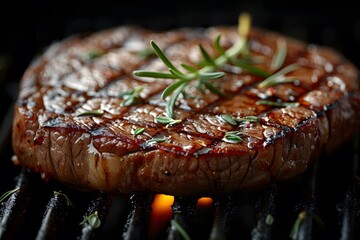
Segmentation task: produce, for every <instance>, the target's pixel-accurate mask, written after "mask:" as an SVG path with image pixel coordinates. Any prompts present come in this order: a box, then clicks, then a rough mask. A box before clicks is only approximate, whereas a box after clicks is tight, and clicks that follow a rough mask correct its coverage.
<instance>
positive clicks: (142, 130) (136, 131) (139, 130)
mask: <svg viewBox="0 0 360 240" xmlns="http://www.w3.org/2000/svg"><path fill="white" fill-rule="evenodd" d="M144 131H145V128H142V127H141V128H137V129H135V131H134V133H133V134H134V136H137V135H139V134H142V133H143V132H144Z"/></svg>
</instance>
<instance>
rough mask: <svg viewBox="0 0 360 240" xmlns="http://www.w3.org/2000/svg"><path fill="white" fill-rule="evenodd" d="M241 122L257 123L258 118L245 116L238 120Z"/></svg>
mask: <svg viewBox="0 0 360 240" xmlns="http://www.w3.org/2000/svg"><path fill="white" fill-rule="evenodd" d="M239 120H240V121H241V122H255V123H257V122H259V117H257V116H246V117H243V118H240V119H239Z"/></svg>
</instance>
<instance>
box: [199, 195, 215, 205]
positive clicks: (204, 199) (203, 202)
mask: <svg viewBox="0 0 360 240" xmlns="http://www.w3.org/2000/svg"><path fill="white" fill-rule="evenodd" d="M212 202H213V200H212V199H211V198H209V197H202V198H200V199H199V200H198V203H197V204H198V206H200V207H208V206H210V205H211V204H212Z"/></svg>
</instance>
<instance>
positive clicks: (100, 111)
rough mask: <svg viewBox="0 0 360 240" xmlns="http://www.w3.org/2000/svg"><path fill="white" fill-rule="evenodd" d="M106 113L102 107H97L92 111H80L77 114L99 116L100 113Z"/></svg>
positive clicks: (80, 115) (79, 115)
mask: <svg viewBox="0 0 360 240" xmlns="http://www.w3.org/2000/svg"><path fill="white" fill-rule="evenodd" d="M102 114H104V110H102V109H95V110H91V111H86V112H82V113H79V114H78V115H76V116H77V117H88V116H98V115H102Z"/></svg>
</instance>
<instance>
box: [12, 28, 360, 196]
mask: <svg viewBox="0 0 360 240" xmlns="http://www.w3.org/2000/svg"><path fill="white" fill-rule="evenodd" d="M218 34H221V45H222V46H223V48H224V49H228V48H229V47H231V46H232V45H233V44H234V42H235V41H236V39H237V38H238V34H237V29H236V28H235V27H220V26H219V27H211V28H207V29H175V30H172V31H166V32H152V31H150V30H145V29H141V28H137V27H130V26H129V27H128V26H123V27H119V28H116V29H109V30H104V31H101V32H98V33H94V34H91V35H87V36H72V37H70V38H68V39H65V40H63V41H60V42H57V43H54V44H53V45H51V46H50V47H49V48H48V49H47V50H46V51H45V52H44V53H43V54H42V55H40V56H39V57H37V59H36V60H35V61H34V62H33V63H32V64H31V66H30V67H29V68H28V69H27V71H26V72H25V74H24V76H23V79H22V81H21V85H20V93H19V97H18V101H17V104H16V106H15V117H14V123H13V148H14V151H15V154H16V156H17V158H18V161H19V163H20V164H21V165H23V166H26V167H28V168H29V169H31V170H33V171H35V172H39V173H41V174H42V176H43V177H44V178H45V179H56V180H59V181H61V182H63V183H66V184H70V185H74V186H76V187H78V188H82V189H95V190H102V191H109V192H120V193H131V192H138V191H141V192H157V193H159V192H161V193H165V194H172V195H197V194H199V195H213V194H224V193H228V192H233V191H238V190H242V189H253V188H259V187H262V186H265V185H267V184H269V183H270V182H273V181H281V180H286V179H290V178H292V177H294V176H297V175H299V174H300V173H303V172H304V171H305V170H306V169H307V167H308V166H309V165H310V164H311V163H312V162H313V161H314V160H315V159H316V157H317V156H318V155H319V154H320V153H322V152H324V151H330V150H334V149H336V148H337V147H338V146H339V145H340V144H342V143H344V141H346V140H348V139H349V138H350V137H351V135H352V134H353V133H354V130H355V129H356V128H357V126H358V124H359V119H360V118H359V117H360V92H359V78H358V72H357V69H356V67H355V66H354V65H353V64H352V63H351V62H350V61H349V60H347V59H346V58H344V56H342V55H341V54H340V53H338V52H336V51H334V50H331V49H328V48H325V47H321V46H315V45H308V44H306V43H303V42H300V41H297V40H295V39H291V38H289V37H285V36H282V35H280V34H277V33H273V32H269V31H265V30H263V29H256V28H253V29H252V30H251V32H250V35H249V41H248V43H249V44H248V45H249V51H250V54H251V56H253V59H255V58H256V59H257V60H259V61H257V62H254V63H252V66H255V67H257V68H258V69H262V70H264V71H267V72H269V73H274V70H272V69H271V62H272V59H273V56H274V54H275V53H276V51H277V42H278V40H279V39H285V41H286V48H287V54H286V58H285V61H284V64H283V67H282V68H284V67H286V66H288V65H290V64H293V63H296V64H298V66H299V67H298V68H296V69H294V70H293V71H289V72H288V73H286V74H284V76H283V78H285V79H293V80H294V81H289V82H286V81H285V82H284V83H281V84H277V85H273V86H271V87H268V88H265V89H262V88H260V87H259V85H258V84H259V83H260V82H261V81H263V80H264V79H265V78H264V77H259V76H257V75H255V74H253V73H251V71H250V72H249V71H247V70H246V69H244V68H243V69H242V68H240V67H235V66H233V65H231V64H227V65H224V66H223V67H222V68H220V69H219V71H224V72H225V76H223V77H222V78H219V79H216V80H213V81H212V83H213V86H215V87H216V88H217V89H218V90H220V91H221V92H222V93H223V94H222V95H218V94H216V93H214V92H213V91H210V90H209V89H200V88H197V87H195V86H194V87H189V88H188V89H186V92H184V93H183V94H180V95H179V97H178V99H177V101H176V103H175V116H176V119H180V120H181V122H178V123H176V124H173V125H164V124H162V123H159V122H158V121H156V117H158V116H163V115H164V114H165V108H164V106H165V104H166V99H165V100H162V99H161V97H160V95H161V93H162V92H163V90H164V89H165V88H166V87H167V86H168V85H169V84H170V83H172V82H173V80H172V79H157V78H141V77H135V76H134V75H133V71H134V70H138V69H145V70H146V69H147V70H157V71H164V72H167V67H166V66H165V65H164V64H163V63H162V62H161V61H160V60H159V58H157V57H156V56H154V55H153V54H152V52H151V51H149V49H150V45H149V42H150V40H154V41H155V42H156V43H157V44H158V45H159V46H160V47H161V49H163V51H164V52H165V54H166V55H167V56H168V58H169V59H171V61H172V62H173V63H174V64H175V65H179V64H180V63H186V64H189V65H192V66H194V63H198V62H200V61H201V59H202V56H201V54H200V51H199V47H198V46H199V43H201V45H202V46H203V48H204V49H206V50H207V51H208V52H209V53H210V55H212V56H216V55H217V54H218V53H217V52H216V50H215V49H214V46H213V41H214V39H215V38H216V36H217V35H218ZM249 61H250V60H249ZM254 61H255V60H254ZM134 90H136V91H138V93H139V95H133V99H132V100H135V101H132V102H130V103H131V104H124V101H126V100H129V98H125V97H124V96H128V97H129V96H130V95H131V93H134ZM136 91H135V92H136ZM126 94H130V95H126ZM259 100H261V101H259ZM278 103H280V104H278ZM288 103H291V104H288ZM274 104H275V105H276V106H274ZM224 116H226V117H227V118H229V117H230V121H226V117H224ZM247 116H251V118H255V119H256V121H250V122H249V121H243V122H241V121H239V119H246V117H247ZM231 121H235V124H234V123H232V122H231ZM142 128H144V129H142ZM229 132H230V133H234V134H235V141H234V139H233V140H231V138H226V137H227V136H229Z"/></svg>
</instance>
